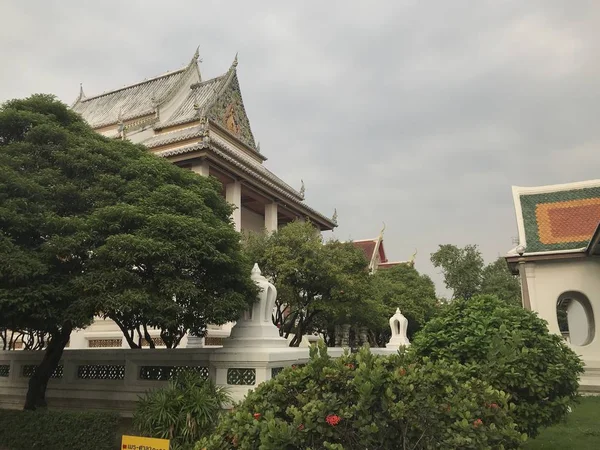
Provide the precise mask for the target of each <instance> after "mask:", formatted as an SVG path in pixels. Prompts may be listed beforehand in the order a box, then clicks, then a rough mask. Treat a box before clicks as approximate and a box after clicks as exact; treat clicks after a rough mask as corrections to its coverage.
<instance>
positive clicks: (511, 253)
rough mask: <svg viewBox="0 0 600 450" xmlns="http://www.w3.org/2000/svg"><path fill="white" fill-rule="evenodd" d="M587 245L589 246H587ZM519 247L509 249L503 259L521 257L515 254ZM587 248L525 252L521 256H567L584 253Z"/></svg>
mask: <svg viewBox="0 0 600 450" xmlns="http://www.w3.org/2000/svg"><path fill="white" fill-rule="evenodd" d="M588 245H589V244H588ZM519 247H520V246H517V247H515V248H513V249H510V250H509V251H508V253H507V254H506V255H505V256H504V257H505V258H511V257H512V258H514V257H521V255H519V253H518V252H517V248H519ZM587 248H588V246H585V247H579V248H569V249H566V250H544V251H541V252H527V251H525V253H523V256H538V255H539V256H542V255H559V254H560V255H562V254H569V253H585V251H586V250H587Z"/></svg>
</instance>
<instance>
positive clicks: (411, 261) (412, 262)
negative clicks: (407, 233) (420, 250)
mask: <svg viewBox="0 0 600 450" xmlns="http://www.w3.org/2000/svg"><path fill="white" fill-rule="evenodd" d="M416 257H417V249H416V248H415V252H414V253H413V255H412V257H411V258H410V263H411V264H412V265H413V266H414V265H415V258H416Z"/></svg>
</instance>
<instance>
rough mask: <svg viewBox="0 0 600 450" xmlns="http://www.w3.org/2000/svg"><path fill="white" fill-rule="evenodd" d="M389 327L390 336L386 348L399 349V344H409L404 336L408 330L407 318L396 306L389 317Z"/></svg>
mask: <svg viewBox="0 0 600 450" xmlns="http://www.w3.org/2000/svg"><path fill="white" fill-rule="evenodd" d="M390 328H391V329H392V337H391V338H390V342H388V343H387V345H386V348H390V349H396V350H397V349H399V348H400V347H401V346H409V345H410V341H409V340H408V337H407V336H406V332H407V330H408V319H407V318H406V317H404V315H403V314H402V313H401V312H400V308H396V314H394V315H393V316H392V317H390Z"/></svg>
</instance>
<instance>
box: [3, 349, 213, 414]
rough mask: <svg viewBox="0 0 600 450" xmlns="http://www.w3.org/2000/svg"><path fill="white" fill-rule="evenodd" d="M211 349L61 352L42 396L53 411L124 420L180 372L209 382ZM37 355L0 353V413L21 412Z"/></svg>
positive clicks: (21, 352)
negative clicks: (142, 398)
mask: <svg viewBox="0 0 600 450" xmlns="http://www.w3.org/2000/svg"><path fill="white" fill-rule="evenodd" d="M213 350H214V349H201V348H197V349H175V350H167V349H143V350H131V349H110V350H101V349H97V350H65V352H64V353H63V357H62V358H61V361H60V364H59V366H58V368H57V370H56V371H55V373H54V374H53V376H52V378H51V379H50V382H49V383H48V388H47V391H46V399H47V400H48V403H49V404H50V405H51V406H53V407H62V408H73V409H79V408H82V409H110V410H113V411H119V412H121V413H123V414H124V415H130V414H131V412H132V411H133V406H134V403H135V402H136V401H137V399H138V396H139V395H140V394H143V393H144V392H146V391H148V390H150V389H154V388H156V387H160V386H163V385H164V384H165V382H166V380H167V379H169V378H171V377H172V375H173V374H174V373H175V372H177V371H180V370H183V369H193V370H197V371H199V372H200V373H201V375H202V376H204V377H210V378H212V379H214V378H215V371H214V367H213V368H212V369H211V366H210V363H209V357H210V353H211V351H213ZM43 353H44V352H42V351H2V352H0V408H22V407H23V403H24V401H25V394H26V392H27V388H28V382H29V378H30V377H31V374H32V373H33V371H34V370H35V366H36V365H37V364H38V363H39V362H40V361H41V359H42V357H43Z"/></svg>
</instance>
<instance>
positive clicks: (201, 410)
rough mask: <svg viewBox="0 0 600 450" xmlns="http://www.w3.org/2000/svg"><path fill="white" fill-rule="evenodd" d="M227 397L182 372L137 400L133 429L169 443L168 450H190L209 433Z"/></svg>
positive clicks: (190, 374)
mask: <svg viewBox="0 0 600 450" xmlns="http://www.w3.org/2000/svg"><path fill="white" fill-rule="evenodd" d="M228 401H230V397H229V395H228V394H227V392H226V391H225V389H224V388H222V387H217V386H215V385H214V383H213V382H212V381H210V380H204V379H203V378H201V377H200V375H199V374H198V373H196V372H192V371H187V372H183V373H181V374H180V375H179V376H178V377H177V378H176V379H175V380H171V381H169V384H168V385H167V386H166V387H164V388H161V389H156V390H153V391H150V392H148V393H147V394H145V395H144V396H143V397H141V398H140V400H139V401H138V403H137V405H136V409H135V411H134V415H133V425H134V428H135V429H136V430H137V431H138V432H139V433H140V434H141V435H143V436H147V437H155V438H161V439H170V440H171V450H178V449H189V448H192V446H193V444H194V443H195V442H196V441H198V439H200V438H201V437H202V436H205V435H206V434H207V433H211V432H212V431H213V429H214V427H215V425H216V424H217V421H218V419H219V417H220V415H221V412H222V405H223V403H225V402H228Z"/></svg>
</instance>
